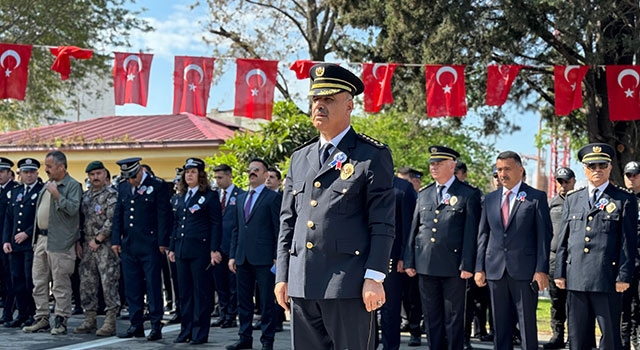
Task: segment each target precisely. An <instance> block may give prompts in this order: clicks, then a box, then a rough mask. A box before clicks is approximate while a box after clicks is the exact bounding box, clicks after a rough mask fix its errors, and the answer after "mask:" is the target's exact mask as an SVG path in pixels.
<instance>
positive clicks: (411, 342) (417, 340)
mask: <svg viewBox="0 0 640 350" xmlns="http://www.w3.org/2000/svg"><path fill="white" fill-rule="evenodd" d="M421 344H422V339H420V337H419V336H417V335H412V336H411V338H409V344H407V345H409V346H420V345H421Z"/></svg>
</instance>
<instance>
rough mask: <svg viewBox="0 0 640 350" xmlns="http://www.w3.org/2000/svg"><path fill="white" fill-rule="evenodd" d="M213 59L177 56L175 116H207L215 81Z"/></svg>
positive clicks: (175, 69)
mask: <svg viewBox="0 0 640 350" xmlns="http://www.w3.org/2000/svg"><path fill="white" fill-rule="evenodd" d="M214 61H215V59H214V58H213V57H193V56H176V57H175V66H174V68H173V114H178V113H182V112H188V113H193V114H195V115H198V116H201V117H204V116H206V115H207V102H208V101H209V89H211V81H212V80H213V63H214Z"/></svg>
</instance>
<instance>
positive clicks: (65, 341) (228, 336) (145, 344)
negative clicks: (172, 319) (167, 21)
mask: <svg viewBox="0 0 640 350" xmlns="http://www.w3.org/2000/svg"><path fill="white" fill-rule="evenodd" d="M168 317H169V316H165V318H167V319H168ZM82 319H83V318H82V316H73V317H72V318H70V319H69V322H68V325H69V334H68V335H59V336H52V335H50V334H49V333H36V334H25V333H23V332H22V330H19V329H13V328H11V329H10V328H5V327H2V326H0V348H2V349H33V350H39V349H69V350H79V349H118V350H128V349H132V350H133V349H135V350H145V349H158V348H163V349H194V348H206V349H224V348H225V346H226V345H228V344H232V343H233V342H235V341H236V340H237V337H238V335H237V331H238V328H228V329H220V328H212V329H211V333H210V334H209V343H207V344H203V345H199V346H191V345H188V344H173V340H174V339H175V337H176V336H177V335H178V331H179V329H180V325H166V326H165V327H164V328H163V330H162V333H163V339H162V340H160V341H156V342H149V341H147V340H146V339H144V338H134V339H119V338H117V337H97V336H95V335H76V334H73V333H72V330H73V329H74V328H75V327H77V326H79V325H80V323H82ZM103 319H104V316H99V317H98V324H99V325H100V324H102V320H103ZM128 325H129V323H128V321H124V320H118V325H117V327H118V331H119V332H121V331H124V330H125V329H126V328H127V327H128ZM145 326H146V327H147V330H146V331H147V332H148V331H149V329H148V327H149V324H148V323H146V324H145ZM259 338H260V333H259V331H254V348H255V349H260V342H259ZM290 339H291V338H290V336H289V324H288V323H287V322H285V331H284V332H280V333H277V334H276V342H275V344H274V348H275V349H290V348H291V346H290ZM408 340H409V336H408V334H405V335H403V336H402V346H401V347H400V349H402V350H408V349H426V348H427V347H426V345H423V346H421V347H408V346H407V342H408ZM546 340H547V338H546V337H542V336H541V338H540V341H541V342H543V341H546ZM423 344H425V342H424V341H423ZM472 345H473V347H474V348H475V349H492V348H493V346H492V344H491V343H487V342H479V341H476V340H472Z"/></svg>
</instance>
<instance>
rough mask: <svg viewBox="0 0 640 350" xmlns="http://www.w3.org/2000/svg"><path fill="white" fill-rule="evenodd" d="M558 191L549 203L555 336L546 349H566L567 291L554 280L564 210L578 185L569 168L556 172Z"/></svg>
mask: <svg viewBox="0 0 640 350" xmlns="http://www.w3.org/2000/svg"><path fill="white" fill-rule="evenodd" d="M554 177H555V179H556V181H555V182H556V191H557V192H558V194H557V195H556V196H555V197H553V198H552V199H551V201H550V202H549V215H550V216H551V225H552V226H553V238H552V239H551V254H550V256H549V296H550V299H551V330H552V331H553V336H552V337H551V339H550V340H549V342H547V343H546V344H544V345H543V348H544V349H563V348H564V323H565V321H566V320H567V291H566V290H563V289H559V288H558V286H556V283H555V282H554V280H553V273H554V270H555V263H556V251H557V250H558V235H559V234H560V229H561V228H562V208H563V207H564V200H565V198H566V196H567V193H568V192H569V191H572V190H573V187H574V186H575V184H576V175H575V173H574V172H573V170H571V169H569V168H567V167H560V168H558V169H557V170H556V172H555V176H554Z"/></svg>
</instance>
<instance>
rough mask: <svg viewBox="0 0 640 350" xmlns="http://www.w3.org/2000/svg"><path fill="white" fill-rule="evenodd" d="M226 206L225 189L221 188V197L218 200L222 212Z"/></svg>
mask: <svg viewBox="0 0 640 350" xmlns="http://www.w3.org/2000/svg"><path fill="white" fill-rule="evenodd" d="M226 207H227V190H222V199H221V200H220V208H222V212H223V213H224V208H226Z"/></svg>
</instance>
